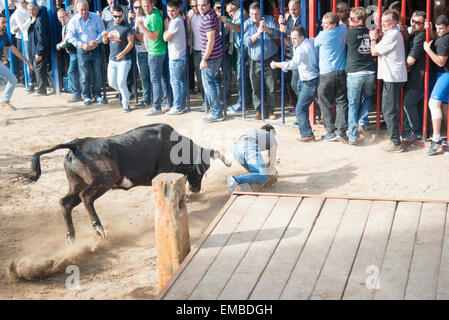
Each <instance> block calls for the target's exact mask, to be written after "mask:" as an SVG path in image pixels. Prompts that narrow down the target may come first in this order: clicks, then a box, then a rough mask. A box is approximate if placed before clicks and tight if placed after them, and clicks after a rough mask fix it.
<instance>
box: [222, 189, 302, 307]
mask: <svg viewBox="0 0 449 320" xmlns="http://www.w3.org/2000/svg"><path fill="white" fill-rule="evenodd" d="M300 202H301V198H285V197H284V198H280V199H279V201H278V202H277V203H276V207H275V208H274V209H273V211H272V212H271V214H270V216H269V217H268V219H267V220H266V221H265V223H264V225H263V226H262V228H261V229H260V231H259V234H258V235H257V237H256V239H255V240H254V242H253V243H252V244H251V246H250V248H249V249H248V252H247V253H246V255H245V257H244V258H243V260H242V262H241V263H240V265H239V266H238V267H237V269H236V270H235V272H234V274H233V275H232V277H231V279H230V280H229V282H228V283H227V285H226V286H225V288H224V289H223V291H222V293H221V294H220V296H219V297H218V299H225V300H226V299H227V300H244V299H245V300H246V299H248V297H249V295H250V293H251V291H252V290H253V288H254V286H255V285H256V284H257V281H258V279H259V276H260V275H261V273H262V272H263V270H264V269H265V267H266V265H267V263H268V261H269V260H270V258H271V256H272V255H273V252H274V250H275V249H276V247H277V245H278V243H279V241H280V239H281V238H282V235H283V234H284V232H285V230H286V228H287V226H288V224H289V222H290V220H291V218H292V217H293V215H294V213H295V212H296V209H297V208H298V206H299V203H300Z"/></svg>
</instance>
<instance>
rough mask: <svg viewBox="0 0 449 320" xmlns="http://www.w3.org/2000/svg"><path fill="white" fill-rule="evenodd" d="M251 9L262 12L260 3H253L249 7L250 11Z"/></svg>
mask: <svg viewBox="0 0 449 320" xmlns="http://www.w3.org/2000/svg"><path fill="white" fill-rule="evenodd" d="M251 9H253V10H254V9H259V10H260V3H259V2H253V3H251V4H250V5H249V9H248V10H251Z"/></svg>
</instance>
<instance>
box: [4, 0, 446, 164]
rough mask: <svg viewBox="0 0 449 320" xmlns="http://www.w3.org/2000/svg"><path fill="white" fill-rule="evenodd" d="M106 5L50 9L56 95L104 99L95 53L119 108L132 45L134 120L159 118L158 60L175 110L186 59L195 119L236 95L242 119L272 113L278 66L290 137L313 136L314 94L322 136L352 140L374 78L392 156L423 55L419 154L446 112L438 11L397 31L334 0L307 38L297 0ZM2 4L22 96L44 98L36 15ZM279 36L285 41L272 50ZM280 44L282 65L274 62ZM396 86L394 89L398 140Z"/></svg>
mask: <svg viewBox="0 0 449 320" xmlns="http://www.w3.org/2000/svg"><path fill="white" fill-rule="evenodd" d="M107 1H108V6H106V7H105V8H104V9H103V10H102V11H101V12H96V13H94V12H90V11H89V2H88V1H87V0H77V1H76V3H73V4H72V5H71V6H70V7H69V8H66V9H64V8H60V9H59V10H58V13H57V18H58V20H59V22H60V23H61V25H62V34H61V39H62V40H61V42H59V43H58V44H57V50H60V51H61V52H64V53H65V54H66V55H67V57H68V58H67V60H68V67H67V71H66V74H67V76H68V78H69V85H70V90H71V92H72V97H71V98H70V99H69V100H68V102H77V101H83V103H84V104H85V105H89V104H91V103H93V102H97V103H102V104H104V103H107V101H106V100H105V99H104V98H103V97H102V95H101V87H102V83H103V78H102V77H103V70H102V65H103V61H104V56H106V57H107V59H106V65H107V70H105V73H106V74H107V82H108V85H109V86H110V87H111V88H113V89H115V90H117V91H118V97H119V99H120V104H121V105H122V108H123V111H124V112H129V111H130V110H131V109H130V101H131V97H132V93H131V90H130V89H131V86H132V81H131V77H130V70H131V67H132V62H131V60H132V50H133V49H134V48H135V50H136V62H137V67H138V73H139V77H140V83H141V87H142V99H141V103H139V104H136V105H135V108H145V107H149V109H148V110H147V111H146V113H145V114H146V115H156V114H160V113H162V112H163V111H164V106H166V105H167V92H168V88H167V81H166V77H167V76H168V75H166V74H165V68H164V67H163V66H164V63H165V59H168V65H169V68H168V70H169V77H170V82H169V85H170V86H171V91H172V93H173V103H172V107H171V109H169V110H166V113H167V114H168V115H178V114H181V113H183V112H184V111H185V110H186V92H187V90H188V87H187V85H186V83H187V79H186V68H187V66H188V65H190V66H191V69H192V70H191V72H190V74H191V78H190V80H191V81H189V82H190V90H194V87H195V83H196V86H197V88H198V90H199V92H200V93H201V97H202V99H203V104H202V110H204V111H208V110H210V114H209V116H208V117H206V118H205V119H204V121H205V122H207V123H211V122H216V121H222V120H224V119H225V116H224V114H225V112H224V108H229V109H228V112H232V113H238V112H242V104H243V101H245V105H246V107H247V109H249V108H253V109H254V110H255V111H256V114H255V116H254V119H256V120H261V119H265V118H267V119H270V120H274V119H276V115H275V109H276V104H277V97H276V89H277V88H278V83H279V78H280V76H279V75H280V73H279V71H278V70H277V69H281V70H282V72H284V73H285V76H286V77H285V79H286V89H287V90H286V98H287V105H289V106H290V107H291V108H290V109H291V110H290V112H294V113H296V117H297V123H298V128H299V132H300V135H301V137H300V138H299V139H298V141H300V142H313V141H315V140H316V139H315V136H314V133H313V131H312V128H311V125H310V122H309V106H310V105H311V103H312V102H313V101H314V100H315V101H316V103H317V104H316V105H317V106H318V108H317V110H318V111H319V113H320V115H321V117H322V121H323V124H324V127H325V130H326V134H325V136H324V139H325V140H326V141H329V142H331V141H340V142H342V143H349V144H352V145H356V144H358V142H359V140H360V137H361V135H363V136H366V135H368V134H369V133H368V124H369V121H368V114H369V112H370V109H371V106H372V102H373V96H374V94H375V92H376V80H378V79H379V80H382V82H381V83H382V88H381V89H382V113H383V117H384V120H385V123H386V126H387V129H388V133H389V138H390V140H391V144H390V145H389V146H388V147H387V148H386V149H385V151H388V152H402V151H403V150H404V148H403V142H412V141H414V140H417V139H421V138H422V134H423V132H422V131H423V129H422V123H423V119H422V100H423V98H424V94H423V92H424V69H425V59H426V55H428V56H429V57H430V61H431V70H432V71H435V72H431V77H430V78H431V87H432V88H433V90H432V94H431V96H430V100H429V108H430V111H431V117H432V129H433V130H432V131H433V136H432V142H431V146H430V148H429V151H428V152H427V154H428V155H433V154H436V153H438V151H439V149H440V147H441V146H442V143H443V141H442V138H441V124H442V120H446V119H447V103H448V98H449V61H448V56H449V18H448V17H447V16H446V15H444V14H443V15H440V16H439V17H436V19H435V31H434V30H432V29H433V27H434V26H433V25H432V23H431V22H430V21H429V22H427V21H426V20H425V18H426V14H425V13H424V12H421V11H415V12H414V13H413V15H412V16H411V19H410V27H409V28H407V27H406V26H403V25H401V24H400V13H399V12H398V9H397V8H396V7H395V4H393V5H392V6H391V7H390V9H388V10H386V11H384V12H383V15H382V17H381V25H379V26H376V25H374V26H368V25H367V19H368V14H367V11H366V10H365V8H363V7H359V8H349V6H348V4H347V3H346V2H339V3H338V5H337V11H336V12H335V13H333V12H328V13H326V14H325V15H324V16H323V17H322V19H321V27H322V28H321V31H320V32H319V33H318V34H317V36H316V37H315V38H313V39H308V37H307V34H306V31H305V29H304V27H302V23H303V22H302V21H301V7H300V1H299V0H290V1H289V2H286V3H285V5H286V8H284V10H285V13H284V15H282V14H281V12H282V11H281V10H280V8H279V7H280V1H277V2H276V1H270V2H269V5H268V6H267V7H268V8H264V11H263V12H264V14H263V16H262V14H261V12H262V10H261V8H260V4H259V2H258V1H257V2H253V3H248V1H244V8H240V1H225V3H224V7H221V2H220V1H215V2H213V3H211V2H210V1H209V0H190V3H189V10H188V12H187V13H186V14H184V10H183V8H182V4H180V3H179V2H178V1H177V0H170V1H169V2H168V3H167V6H166V9H167V15H168V17H167V18H166V19H165V20H164V19H163V15H162V13H161V10H160V9H159V8H158V7H157V3H156V0H137V1H134V3H133V7H132V8H131V7H129V6H126V5H123V4H118V1H117V5H116V6H115V7H114V1H113V0H107ZM58 3H60V1H58ZM8 4H9V6H10V10H11V12H12V14H11V18H10V26H11V33H12V35H13V36H14V41H16V42H14V43H13V47H14V48H15V46H14V45H16V46H17V47H18V51H19V52H20V51H21V50H22V48H21V47H22V43H23V45H24V46H25V48H24V50H23V52H24V53H25V54H24V56H25V57H26V59H27V61H29V62H30V63H29V68H28V69H27V73H28V85H27V92H29V93H32V92H34V91H36V93H35V94H36V95H47V94H50V93H52V92H53V91H54V89H53V88H52V83H53V81H51V66H50V53H51V41H50V22H49V17H48V13H47V10H46V9H45V7H43V6H40V5H39V2H38V3H36V2H28V3H27V1H26V0H19V2H18V3H15V2H14V1H13V0H10V1H9V2H8ZM377 20H378V19H374V20H373V21H377ZM242 22H243V24H242ZM426 28H427V29H431V30H432V31H431V36H432V41H430V42H426V41H425V40H426V37H425V33H426ZM242 29H243V39H241V31H242ZM281 34H283V35H284V36H285V41H284V46H283V47H281V43H280V41H279V39H280V38H281ZM18 39H19V40H20V41H17V40H18ZM223 39H225V41H223ZM22 40H23V41H22ZM7 44H8V45H7ZM7 44H6V43H4V44H3V47H5V46H6V47H8V48H11V43H9V42H8V43H7ZM101 44H103V45H104V46H103V45H101ZM242 44H243V45H242ZM242 51H243V61H242ZM281 51H283V53H284V57H285V58H284V61H280V60H281V59H280V57H281ZM167 53H168V54H167ZM18 59H20V57H19V58H18ZM376 60H377V63H376ZM222 61H225V65H226V67H225V68H224V69H223V64H222ZM18 65H20V64H18ZM242 68H243V69H242ZM33 69H34V70H33ZM17 70H18V71H17V72H16V77H22V75H23V72H20V67H18V68H17ZM232 70H234V71H235V75H236V76H235V80H236V81H235V82H234V83H235V87H236V91H237V92H236V93H238V99H237V103H236V104H234V105H232V106H229V107H228V106H227V105H224V103H223V99H222V97H223V96H226V98H227V99H228V98H229V97H230V96H231V87H232V86H231V84H232V83H233V81H232V73H231V71H232ZM262 70H263V84H262V83H261V81H262ZM0 75H1V74H0ZM195 78H196V81H194V79H195ZM7 81H9V80H7ZM242 82H243V85H244V90H242V89H241V87H242ZM433 84H435V85H434V86H433ZM14 85H15V84H14ZM402 89H405V94H404V103H403V106H404V121H403V123H402V127H403V133H402V135H401V133H400V127H401V125H400V117H399V113H400V106H401V103H400V97H401V90H402ZM48 90H50V92H48ZM223 93H224V94H223ZM8 101H9V100H8ZM262 103H263V105H262Z"/></svg>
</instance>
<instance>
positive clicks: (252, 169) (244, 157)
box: [232, 140, 267, 184]
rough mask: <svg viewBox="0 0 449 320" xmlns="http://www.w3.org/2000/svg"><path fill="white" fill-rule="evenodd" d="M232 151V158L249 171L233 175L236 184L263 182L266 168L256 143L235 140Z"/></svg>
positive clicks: (265, 179)
mask: <svg viewBox="0 0 449 320" xmlns="http://www.w3.org/2000/svg"><path fill="white" fill-rule="evenodd" d="M232 153H233V155H234V159H235V160H236V161H237V162H238V163H240V164H241V165H242V166H243V167H244V168H245V169H246V170H248V172H249V174H244V175H240V176H236V177H234V178H235V180H236V181H237V183H238V184H244V183H257V184H264V183H265V182H266V181H267V169H266V168H265V163H264V162H263V157H262V155H261V154H260V152H259V146H258V145H257V143H254V142H250V141H245V140H243V141H237V143H236V144H234V146H233V147H232Z"/></svg>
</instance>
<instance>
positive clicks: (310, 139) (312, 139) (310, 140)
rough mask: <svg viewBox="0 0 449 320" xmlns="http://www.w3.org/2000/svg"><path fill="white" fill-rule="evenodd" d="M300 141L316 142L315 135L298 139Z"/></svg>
mask: <svg viewBox="0 0 449 320" xmlns="http://www.w3.org/2000/svg"><path fill="white" fill-rule="evenodd" d="M296 141H298V142H302V143H308V142H315V136H310V137H305V138H298V139H296Z"/></svg>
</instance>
